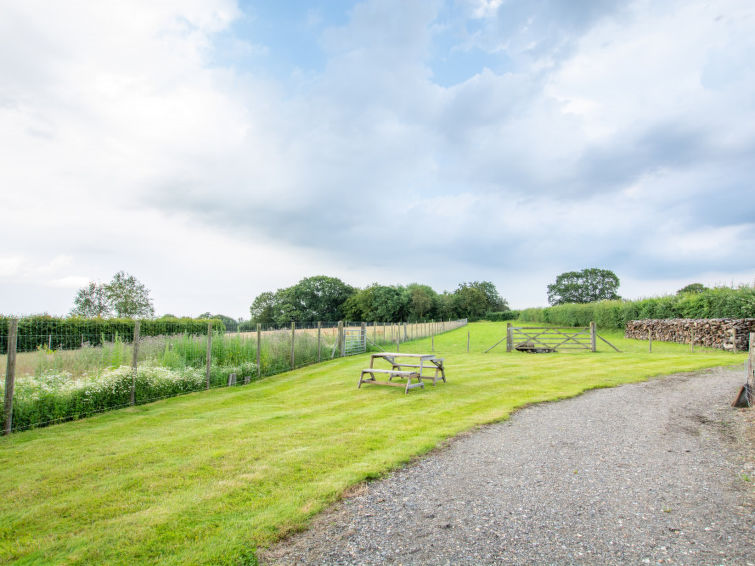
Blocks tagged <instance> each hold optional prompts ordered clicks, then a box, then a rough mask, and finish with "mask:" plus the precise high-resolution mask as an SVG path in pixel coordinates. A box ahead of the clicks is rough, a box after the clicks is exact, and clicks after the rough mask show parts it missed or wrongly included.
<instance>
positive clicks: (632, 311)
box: [519, 286, 755, 329]
mask: <svg viewBox="0 0 755 566" xmlns="http://www.w3.org/2000/svg"><path fill="white" fill-rule="evenodd" d="M753 317H755V287H752V286H742V287H739V288H737V289H731V288H729V287H716V288H715V289H706V290H705V291H703V292H701V293H685V294H681V295H667V296H663V297H653V298H647V299H640V300H637V301H624V300H618V301H598V302H596V303H586V304H567V305H556V306H553V307H544V308H529V309H524V310H522V311H521V312H520V314H519V320H521V321H524V322H544V323H549V324H558V325H562V326H587V325H588V324H590V321H595V323H596V324H597V325H598V326H599V327H601V328H618V329H623V328H624V327H625V326H626V323H627V322H628V321H630V320H642V319H650V318H656V319H657V318H753Z"/></svg>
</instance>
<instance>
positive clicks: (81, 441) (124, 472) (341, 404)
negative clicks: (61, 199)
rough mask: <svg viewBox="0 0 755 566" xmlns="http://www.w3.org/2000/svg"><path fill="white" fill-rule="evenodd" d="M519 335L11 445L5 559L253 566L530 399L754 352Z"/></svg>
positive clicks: (327, 370)
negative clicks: (377, 376)
mask: <svg viewBox="0 0 755 566" xmlns="http://www.w3.org/2000/svg"><path fill="white" fill-rule="evenodd" d="M505 328H506V325H505V323H476V324H472V325H469V326H468V327H466V328H462V329H459V330H457V331H454V332H450V333H448V334H444V335H442V336H439V337H438V338H437V339H436V340H435V349H436V351H437V352H438V353H439V355H442V356H443V357H444V358H445V363H446V366H447V375H448V383H447V384H439V385H438V386H436V387H432V386H427V387H426V388H425V390H415V391H412V392H410V394H409V395H404V394H403V390H401V389H399V388H392V387H391V388H388V387H375V386H363V387H362V389H360V390H358V389H357V388H356V383H357V381H358V377H359V370H360V369H361V368H362V367H366V365H367V362H366V360H367V359H368V357H367V356H354V357H351V358H343V359H338V360H334V361H332V362H326V363H324V364H320V365H315V366H310V367H306V368H303V369H300V370H297V371H293V372H289V373H285V374H281V375H277V376H274V377H271V378H267V379H263V380H261V381H259V382H257V383H254V384H252V385H249V386H246V387H239V388H229V389H218V390H213V391H210V392H202V393H196V394H190V395H186V396H182V397H177V398H172V399H168V400H165V401H161V402H157V403H153V404H150V405H143V406H138V407H134V408H129V409H124V410H119V411H114V412H112V413H107V414H104V415H101V416H97V417H93V418H90V419H86V420H83V421H77V422H72V423H67V424H63V425H59V426H54V427H50V428H46V429H37V430H32V431H28V432H23V433H19V434H15V435H12V436H10V437H6V438H3V439H2V440H0V493H1V494H2V496H1V497H0V561H2V562H11V561H17V562H18V563H20V564H47V563H70V564H101V563H108V564H134V563H160V564H187V563H191V564H249V563H254V562H255V558H254V557H255V549H256V548H257V547H259V546H261V545H267V544H270V543H271V542H273V541H274V540H276V539H277V538H279V537H280V536H282V535H284V534H285V533H286V532H288V531H290V530H295V529H300V528H302V527H304V526H305V525H306V523H307V520H308V519H309V518H310V517H311V516H312V515H314V514H315V513H317V512H318V511H320V510H321V509H322V508H323V507H324V506H326V505H328V504H330V503H331V502H333V501H335V500H336V499H337V498H338V497H339V496H340V495H341V494H342V493H343V492H344V490H345V489H346V488H348V487H349V486H351V485H354V484H355V483H358V482H360V481H363V480H365V479H370V478H375V477H378V476H380V475H381V474H383V473H385V472H386V471H387V470H390V469H391V468H394V467H396V466H398V465H400V464H401V463H404V462H406V461H408V460H410V459H411V458H412V457H414V456H416V455H418V454H422V453H425V452H427V451H429V450H431V449H432V448H433V447H435V446H436V445H437V444H438V443H439V442H441V441H442V440H444V439H446V438H448V437H450V436H453V435H455V434H457V433H459V432H460V431H463V430H467V429H469V428H471V427H473V426H475V425H479V424H484V423H489V422H492V421H496V420H501V419H505V418H506V417H508V415H510V414H511V412H512V411H513V410H514V409H516V408H517V407H521V406H524V405H527V404H531V403H537V402H540V401H549V400H555V399H560V398H565V397H570V396H574V395H577V394H579V393H580V392H582V391H584V390H586V389H591V388H596V387H609V386H613V385H617V384H620V383H626V382H632V381H639V380H643V379H647V378H648V377H650V376H655V375H663V374H668V373H674V372H680V371H691V370H697V369H702V368H706V367H713V366H720V365H728V364H734V363H741V362H742V360H743V359H744V356H743V355H737V354H729V353H725V352H720V351H712V350H703V349H698V350H697V351H696V352H695V353H690V352H689V349H688V347H687V346H684V345H679V344H667V343H659V342H654V344H653V353H652V354H648V353H647V343H643V342H638V341H633V340H625V339H623V338H622V337H621V335H620V334H619V333H618V332H608V333H605V334H603V333H601V334H603V335H604V336H605V337H606V338H607V339H608V340H610V341H611V342H613V343H614V344H615V345H616V346H618V347H619V348H620V349H622V351H623V353H620V354H617V353H615V352H613V351H612V350H610V349H609V348H608V346H606V345H605V344H602V343H601V345H599V351H598V352H597V353H595V354H593V353H588V352H586V353H583V354H582V353H572V354H548V355H529V354H520V353H510V354H507V353H506V352H505V345H504V344H501V345H500V346H498V347H497V348H496V349H494V350H492V351H491V352H490V353H488V354H484V353H482V352H483V350H484V349H486V348H487V347H489V346H490V345H492V344H493V343H495V342H496V341H497V340H499V339H500V338H502V337H503V336H504V333H505ZM467 331H469V332H470V334H471V352H470V353H467V352H466V342H467V338H466V337H467ZM429 350H430V341H429V340H428V339H425V340H419V341H416V342H412V343H407V344H405V345H402V351H407V352H409V351H413V352H427V351H429Z"/></svg>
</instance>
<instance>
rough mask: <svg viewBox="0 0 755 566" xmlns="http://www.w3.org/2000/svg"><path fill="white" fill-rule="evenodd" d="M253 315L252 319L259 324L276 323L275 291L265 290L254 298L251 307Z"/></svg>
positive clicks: (250, 310)
mask: <svg viewBox="0 0 755 566" xmlns="http://www.w3.org/2000/svg"><path fill="white" fill-rule="evenodd" d="M249 312H250V313H251V315H252V321H253V322H255V323H257V324H274V323H275V293H272V292H271V291H265V292H264V293H260V294H259V295H257V296H256V297H255V298H254V301H253V302H252V306H251V307H249Z"/></svg>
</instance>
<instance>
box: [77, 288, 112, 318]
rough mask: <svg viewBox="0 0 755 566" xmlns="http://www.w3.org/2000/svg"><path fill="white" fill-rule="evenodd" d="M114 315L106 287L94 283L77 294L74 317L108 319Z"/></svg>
mask: <svg viewBox="0 0 755 566" xmlns="http://www.w3.org/2000/svg"><path fill="white" fill-rule="evenodd" d="M112 314H113V307H112V306H111V304H110V300H109V298H108V296H107V292H106V291H105V286H104V285H102V284H99V283H95V282H94V281H90V282H89V285H87V286H86V287H82V288H81V289H79V290H78V291H77V292H76V297H75V298H74V300H73V309H71V315H72V316H83V317H87V318H94V317H98V316H99V317H107V316H111V315H112Z"/></svg>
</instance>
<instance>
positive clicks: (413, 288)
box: [406, 283, 438, 320]
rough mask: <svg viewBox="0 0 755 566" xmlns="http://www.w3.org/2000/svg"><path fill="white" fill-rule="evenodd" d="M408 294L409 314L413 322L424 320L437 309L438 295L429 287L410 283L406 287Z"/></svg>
mask: <svg viewBox="0 0 755 566" xmlns="http://www.w3.org/2000/svg"><path fill="white" fill-rule="evenodd" d="M406 291H407V293H408V294H409V313H410V315H411V316H412V318H413V319H415V320H424V319H425V317H426V316H429V315H430V314H431V313H432V312H433V311H434V310H436V309H437V303H438V293H436V292H435V291H434V290H433V288H432V287H430V286H429V285H420V284H419V283H412V284H410V285H407V287H406Z"/></svg>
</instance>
